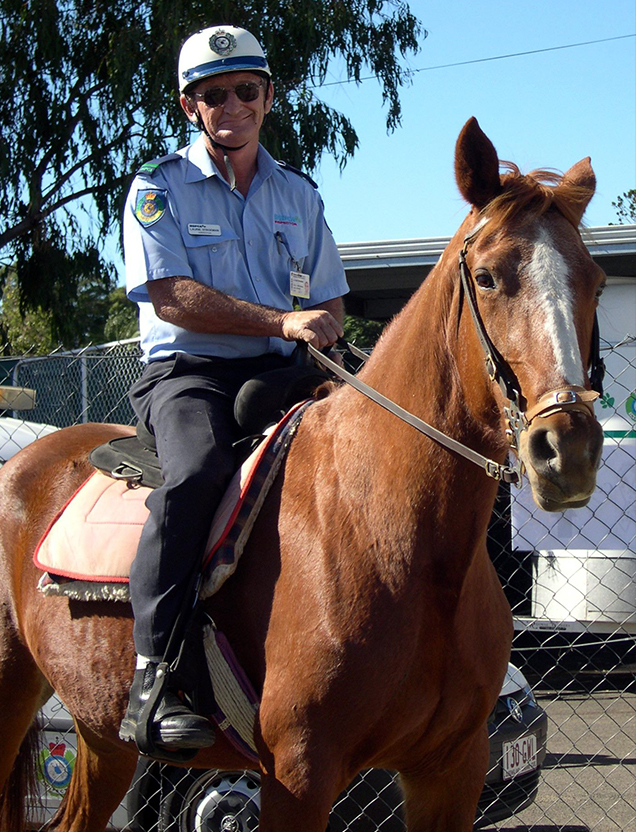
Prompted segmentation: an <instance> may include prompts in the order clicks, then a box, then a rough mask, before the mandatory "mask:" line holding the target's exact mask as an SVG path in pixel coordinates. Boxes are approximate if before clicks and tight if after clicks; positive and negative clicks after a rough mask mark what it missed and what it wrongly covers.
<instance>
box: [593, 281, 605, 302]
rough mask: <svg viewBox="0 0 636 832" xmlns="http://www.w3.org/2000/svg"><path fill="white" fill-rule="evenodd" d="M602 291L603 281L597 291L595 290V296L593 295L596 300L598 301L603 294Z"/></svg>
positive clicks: (603, 288) (603, 289)
mask: <svg viewBox="0 0 636 832" xmlns="http://www.w3.org/2000/svg"><path fill="white" fill-rule="evenodd" d="M604 291H605V281H603V282H602V283H601V285H600V286H599V287H598V289H597V290H596V295H595V297H596V300H598V299H599V298H600V297H601V295H602V294H603V292H604Z"/></svg>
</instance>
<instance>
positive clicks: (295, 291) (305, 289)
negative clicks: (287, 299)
mask: <svg viewBox="0 0 636 832" xmlns="http://www.w3.org/2000/svg"><path fill="white" fill-rule="evenodd" d="M289 293H290V295H291V296H292V297H293V298H307V299H309V275H308V274H303V273H302V272H290V273H289Z"/></svg>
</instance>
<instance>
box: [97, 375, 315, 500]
mask: <svg viewBox="0 0 636 832" xmlns="http://www.w3.org/2000/svg"><path fill="white" fill-rule="evenodd" d="M328 379H329V376H328V375H327V373H325V372H324V371H323V370H320V369H318V368H316V367H310V366H293V367H283V368H281V369H278V370H270V371H269V372H267V373H262V374H261V375H258V376H256V377H255V378H253V379H250V380H249V381H247V382H246V383H245V384H244V385H243V386H242V387H241V389H240V390H239V393H238V395H237V397H236V400H235V402H234V418H235V419H236V421H237V423H238V425H239V427H240V428H241V432H242V433H243V434H244V438H243V439H242V440H240V441H239V443H238V452H239V462H240V463H242V462H244V461H245V459H246V458H247V456H248V455H249V454H250V453H251V451H252V450H253V449H254V447H255V446H256V445H257V444H258V443H259V442H260V441H261V440H262V439H263V438H264V436H265V433H266V430H267V427H268V426H271V425H275V424H276V423H278V422H279V421H280V420H281V419H282V418H283V416H284V415H285V413H287V412H288V411H289V410H290V409H291V408H292V407H293V406H294V405H295V404H297V403H298V402H301V401H304V400H305V399H310V398H311V397H312V396H313V395H314V393H315V391H316V389H317V388H318V387H319V386H320V385H321V384H323V383H324V382H325V381H327V380H328ZM89 460H90V462H91V464H92V465H93V466H94V467H95V468H97V469H98V470H100V471H103V472H104V473H105V474H107V475H108V476H110V477H113V478H114V479H120V480H125V481H126V482H129V483H134V484H136V485H143V486H147V487H148V488H158V487H159V486H161V485H162V484H163V476H162V474H161V466H160V464H159V459H158V457H157V445H156V442H155V437H154V435H153V434H152V433H151V432H150V431H149V430H148V429H147V428H146V427H145V425H143V424H142V423H141V422H138V423H137V426H136V434H135V436H124V437H120V438H118V439H111V441H110V442H107V443H106V444H104V445H100V446H99V447H97V448H95V449H94V450H93V451H92V452H91V454H90V457H89Z"/></svg>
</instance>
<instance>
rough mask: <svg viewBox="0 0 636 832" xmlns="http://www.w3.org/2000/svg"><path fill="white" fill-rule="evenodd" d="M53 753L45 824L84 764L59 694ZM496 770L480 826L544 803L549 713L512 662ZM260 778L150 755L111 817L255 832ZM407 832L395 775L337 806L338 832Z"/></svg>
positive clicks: (47, 717) (380, 775)
mask: <svg viewBox="0 0 636 832" xmlns="http://www.w3.org/2000/svg"><path fill="white" fill-rule="evenodd" d="M41 725H42V738H43V741H44V742H43V750H42V752H41V754H40V764H39V768H38V779H39V794H38V795H36V796H34V798H33V801H32V802H33V809H34V811H35V816H36V818H35V819H36V821H37V822H40V823H44V822H45V821H46V820H49V819H50V818H51V817H52V815H53V813H54V811H55V809H56V808H57V806H58V805H59V802H60V800H61V799H62V796H63V794H64V791H65V790H66V787H67V786H68V784H69V782H70V777H71V773H72V769H73V765H74V761H75V753H76V746H75V734H74V729H73V723H72V720H71V717H70V715H69V713H68V711H66V709H65V708H64V706H63V705H62V703H61V702H60V700H59V699H58V698H57V697H55V696H54V697H52V698H51V699H50V700H49V702H48V703H47V705H46V706H45V708H44V709H43V711H42V721H41ZM488 734H489V738H490V765H489V770H488V775H487V777H486V783H485V786H484V789H483V791H482V795H481V798H480V801H479V808H478V812H477V817H476V819H475V827H476V828H479V827H482V826H486V825H489V824H492V823H495V822H497V821H500V820H504V819H505V818H508V817H511V816H512V815H513V814H515V813H517V812H519V811H521V810H522V809H523V808H525V807H526V806H528V805H529V804H530V803H532V801H533V800H534V799H535V796H536V794H537V789H538V786H539V779H540V772H541V766H542V764H543V761H544V758H545V754H546V739H547V716H546V714H545V712H544V711H543V709H542V708H541V707H540V706H539V704H538V703H537V700H536V698H535V696H534V694H533V693H532V690H531V688H530V686H529V684H528V682H527V680H526V678H525V676H524V675H523V673H522V672H521V671H520V670H519V669H518V668H517V667H515V666H514V665H512V664H509V665H508V670H507V673H506V678H505V681H504V684H503V687H502V689H501V694H500V695H499V698H498V700H497V704H496V705H495V708H494V709H493V711H492V713H491V715H490V717H489V720H488ZM259 809H260V779H259V775H258V773H257V772H254V771H219V770H211V771H202V770H200V769H198V770H197V769H183V768H176V767H174V766H170V765H168V764H166V763H159V762H156V761H152V760H148V759H145V758H140V762H139V765H138V767H137V771H136V774H135V777H134V778H133V783H132V786H131V788H130V790H129V792H128V795H127V798H126V801H125V802H124V803H123V804H122V805H121V806H120V807H119V808H118V809H117V811H116V812H115V814H114V815H113V817H112V819H111V824H112V827H113V828H114V829H124V828H125V829H126V830H130V832H150V831H151V830H153V829H157V828H159V829H162V830H163V831H164V832H212V830H215V832H216V830H225V832H255V830H256V829H257V828H258V815H259ZM379 829H381V830H382V832H404V830H405V826H404V821H403V817H402V795H401V792H400V788H399V785H398V776H397V775H396V773H395V772H391V771H386V770H384V769H369V770H366V771H363V772H361V773H360V774H359V775H358V776H357V777H356V778H355V779H354V780H353V782H352V783H351V785H350V786H349V787H348V788H347V789H346V790H345V791H344V792H343V793H342V794H341V795H340V796H339V797H338V799H337V800H336V801H335V803H334V806H333V808H332V811H331V815H330V818H329V830H330V832H371V831H372V830H379Z"/></svg>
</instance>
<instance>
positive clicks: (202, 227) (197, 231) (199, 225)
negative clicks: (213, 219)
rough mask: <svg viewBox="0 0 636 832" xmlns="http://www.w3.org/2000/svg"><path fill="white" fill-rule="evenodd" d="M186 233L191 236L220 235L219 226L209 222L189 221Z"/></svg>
mask: <svg viewBox="0 0 636 832" xmlns="http://www.w3.org/2000/svg"><path fill="white" fill-rule="evenodd" d="M188 234H192V236H193V237H220V236H221V226H220V225H213V224H212V223H209V222H189V223H188Z"/></svg>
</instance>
